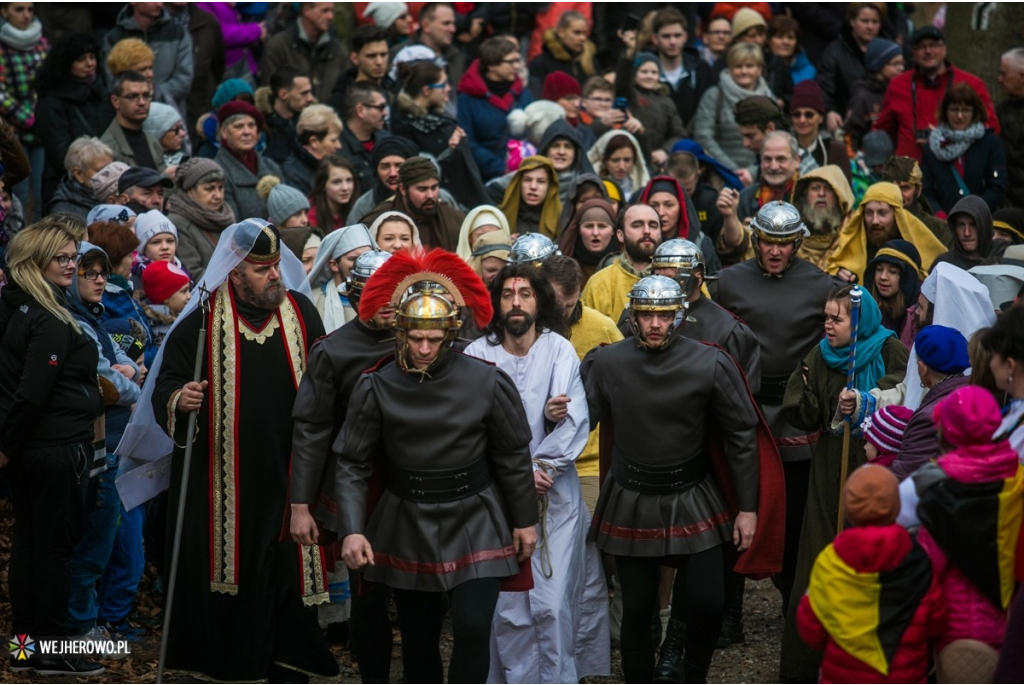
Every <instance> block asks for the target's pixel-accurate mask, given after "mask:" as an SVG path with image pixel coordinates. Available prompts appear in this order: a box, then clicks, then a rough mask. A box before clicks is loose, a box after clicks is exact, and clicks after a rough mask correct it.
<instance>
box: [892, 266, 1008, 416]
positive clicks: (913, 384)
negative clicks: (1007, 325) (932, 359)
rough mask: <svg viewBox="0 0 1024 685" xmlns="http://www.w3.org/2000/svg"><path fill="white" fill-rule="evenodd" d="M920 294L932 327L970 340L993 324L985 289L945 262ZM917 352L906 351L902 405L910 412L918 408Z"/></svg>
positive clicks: (927, 280) (971, 277) (920, 393)
mask: <svg viewBox="0 0 1024 685" xmlns="http://www.w3.org/2000/svg"><path fill="white" fill-rule="evenodd" d="M921 294H922V295H924V296H925V298H927V300H928V301H929V302H931V303H932V311H933V316H932V323H934V324H937V325H939V326H948V327H950V328H955V329H956V330H958V331H960V332H961V333H963V336H964V337H965V338H967V340H970V339H971V336H972V335H974V332H975V331H977V330H978V329H979V328H985V327H986V326H991V325H992V324H994V323H995V322H996V313H995V310H994V309H993V308H992V300H991V299H990V298H989V294H988V288H986V287H985V286H984V285H982V283H981V281H979V280H978V279H977V278H975V277H974V276H972V275H970V274H969V273H967V272H966V271H964V270H963V269H961V268H959V267H956V266H953V265H952V264H950V263H949V262H939V263H938V264H936V265H935V268H934V269H932V272H931V273H930V274H928V278H926V279H924V283H922V284H921ZM916 379H917V349H916V348H914V347H911V348H910V359H909V360H908V361H907V375H906V379H905V383H906V388H907V391H906V395H905V397H904V399H903V404H904V405H905V406H907V407H910V408H911V409H915V410H916V409H917V408H918V407H920V406H921V397H922V396H923V394H924V393H922V392H921V390H922V388H921V384H920V383H918V382H917V380H916Z"/></svg>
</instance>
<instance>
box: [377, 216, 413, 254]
mask: <svg viewBox="0 0 1024 685" xmlns="http://www.w3.org/2000/svg"><path fill="white" fill-rule="evenodd" d="M370 237H371V238H373V242H375V243H377V246H378V247H379V248H380V249H381V250H383V251H385V252H390V253H391V254H394V253H396V252H398V251H399V250H402V249H412V248H413V247H422V245H423V244H422V243H421V242H420V232H419V229H417V228H416V224H415V223H414V222H413V220H412V219H410V218H409V217H408V216H406V215H405V214H402V213H401V212H384V213H383V214H381V215H380V216H379V217H377V220H376V221H374V222H373V223H372V224H371V225H370Z"/></svg>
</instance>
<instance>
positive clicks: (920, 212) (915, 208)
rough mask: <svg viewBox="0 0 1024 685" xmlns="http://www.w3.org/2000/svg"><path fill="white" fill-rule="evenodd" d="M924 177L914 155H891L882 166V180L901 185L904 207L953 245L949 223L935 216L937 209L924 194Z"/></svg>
mask: <svg viewBox="0 0 1024 685" xmlns="http://www.w3.org/2000/svg"><path fill="white" fill-rule="evenodd" d="M923 178H924V175H923V173H922V172H921V165H920V163H918V161H917V160H916V159H914V158H913V157H894V156H890V157H889V161H887V162H886V163H885V164H884V165H883V166H882V180H883V181H885V182H886V183H895V184H896V185H898V186H900V192H901V193H902V194H903V208H904V209H906V210H907V211H908V212H910V213H911V214H913V215H914V216H915V217H916V218H917V219H919V220H920V221H921V223H922V224H924V225H925V226H927V227H928V230H930V231H931V232H932V233H934V234H935V237H936V238H938V239H939V242H941V243H942V244H943V245H946V246H947V247H952V245H953V234H952V233H950V232H949V225H948V224H946V222H945V221H944V220H942V219H940V218H939V217H937V216H935V210H934V209H932V206H931V204H929V202H928V198H926V197H925V195H924V184H923V183H922V180H923Z"/></svg>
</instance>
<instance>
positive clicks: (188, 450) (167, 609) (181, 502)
mask: <svg viewBox="0 0 1024 685" xmlns="http://www.w3.org/2000/svg"><path fill="white" fill-rule="evenodd" d="M210 294H211V293H210V291H209V290H206V289H205V288H200V292H199V297H200V298H202V299H201V300H200V301H199V309H200V310H201V314H200V316H201V317H202V319H201V320H202V323H201V324H200V325H199V344H198V345H197V346H196V365H195V370H194V371H193V373H192V381H193V382H195V383H198V382H199V381H200V379H201V377H202V373H203V355H204V354H205V352H206V321H207V317H208V314H209V311H210ZM154 382H155V379H154ZM198 418H199V410H198V409H197V410H195V411H194V412H190V413H189V415H188V430H187V431H186V433H185V435H187V436H188V437H187V438H186V439H187V442H186V444H185V458H184V463H183V464H182V470H181V492H180V493H179V494H178V515H177V518H176V520H175V522H174V544H173V546H172V547H171V572H170V574H169V576H168V580H167V600H166V602H165V605H164V629H163V633H162V634H161V635H160V661H159V662H158V663H157V669H156V682H157V683H162V682H163V681H164V663H165V661H166V660H167V636H168V635H169V634H170V629H171V609H172V608H173V606H174V589H175V586H176V585H177V581H178V556H179V554H180V552H181V530H182V528H183V527H184V523H185V500H186V498H187V496H188V472H189V467H190V466H191V464H192V445H193V444H194V443H195V440H194V438H195V434H196V421H197V420H198Z"/></svg>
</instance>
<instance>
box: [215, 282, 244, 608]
mask: <svg viewBox="0 0 1024 685" xmlns="http://www.w3.org/2000/svg"><path fill="white" fill-rule="evenodd" d="M228 291H229V289H228V288H220V289H219V290H218V291H217V297H216V299H215V301H214V308H213V326H212V333H213V335H212V336H211V338H212V340H211V349H210V359H211V362H212V366H213V369H212V376H213V378H212V379H211V383H212V385H211V388H212V389H213V393H212V399H213V406H212V408H211V411H212V414H211V416H212V417H213V418H212V423H213V430H214V435H213V444H212V445H211V447H212V448H213V454H211V455H210V459H211V464H212V468H211V471H212V476H213V483H211V488H212V490H213V497H212V500H213V502H212V506H213V509H212V511H211V512H210V516H211V518H212V520H213V531H212V535H213V539H212V540H211V550H210V557H211V561H212V563H213V577H212V578H211V580H210V590H211V591H212V592H223V593H226V594H232V595H233V594H237V593H238V585H237V583H236V582H235V511H236V510H235V497H236V487H235V485H236V484H235V470H234V462H235V431H234V421H235V363H236V361H237V358H236V350H235V312H234V307H233V306H232V303H231V299H230V297H231V296H230V293H229V292H228Z"/></svg>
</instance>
